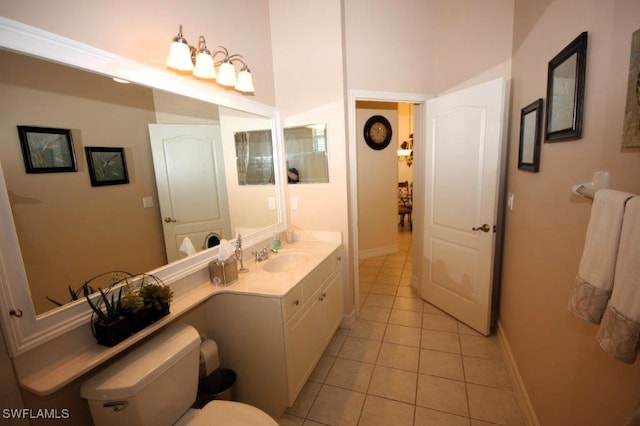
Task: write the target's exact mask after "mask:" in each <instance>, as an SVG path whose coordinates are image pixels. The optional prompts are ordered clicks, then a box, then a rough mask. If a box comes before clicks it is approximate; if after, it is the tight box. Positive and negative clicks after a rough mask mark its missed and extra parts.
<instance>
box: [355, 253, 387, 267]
mask: <svg viewBox="0 0 640 426" xmlns="http://www.w3.org/2000/svg"><path fill="white" fill-rule="evenodd" d="M384 258H385V256H379V257H370V258H369V259H363V260H361V261H360V266H377V267H378V269H379V268H380V267H381V266H382V264H384Z"/></svg>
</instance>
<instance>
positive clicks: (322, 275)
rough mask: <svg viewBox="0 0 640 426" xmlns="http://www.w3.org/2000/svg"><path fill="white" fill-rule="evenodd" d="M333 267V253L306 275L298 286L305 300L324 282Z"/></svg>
mask: <svg viewBox="0 0 640 426" xmlns="http://www.w3.org/2000/svg"><path fill="white" fill-rule="evenodd" d="M333 269H334V255H331V256H329V257H327V258H326V259H325V260H324V261H322V263H320V265H318V266H317V267H316V268H315V269H314V270H313V271H312V272H311V273H310V274H309V275H307V276H306V277H305V278H304V279H303V280H302V281H301V282H300V285H299V286H298V287H302V294H303V296H304V301H305V302H306V301H307V299H309V298H310V297H311V296H313V294H314V293H315V292H316V291H317V290H318V289H319V288H320V287H322V285H323V284H324V282H325V281H326V280H327V278H329V276H330V275H331V273H332V272H333Z"/></svg>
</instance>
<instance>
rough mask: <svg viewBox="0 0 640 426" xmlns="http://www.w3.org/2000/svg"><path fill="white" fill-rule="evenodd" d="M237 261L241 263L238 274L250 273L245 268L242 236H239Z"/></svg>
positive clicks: (236, 253)
mask: <svg viewBox="0 0 640 426" xmlns="http://www.w3.org/2000/svg"><path fill="white" fill-rule="evenodd" d="M235 255H236V260H239V261H240V269H238V272H248V271H249V270H248V269H247V268H245V267H244V263H243V261H242V235H240V234H238V238H237V239H236V251H235Z"/></svg>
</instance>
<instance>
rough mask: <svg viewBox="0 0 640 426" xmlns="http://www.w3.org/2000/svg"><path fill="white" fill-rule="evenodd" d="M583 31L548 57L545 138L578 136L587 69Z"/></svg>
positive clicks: (580, 133) (560, 138)
mask: <svg viewBox="0 0 640 426" xmlns="http://www.w3.org/2000/svg"><path fill="white" fill-rule="evenodd" d="M587 40H588V33H587V32H586V31H585V32H583V33H582V34H580V35H579V36H578V37H577V38H576V39H575V40H573V41H572V42H571V43H569V44H568V45H567V47H565V48H564V49H562V51H561V52H560V53H558V54H557V55H556V56H555V57H554V58H553V59H552V60H551V61H549V68H548V72H547V128H546V131H545V139H546V141H547V142H561V141H570V140H575V139H580V138H581V137H582V115H583V113H584V87H585V76H586V70H587Z"/></svg>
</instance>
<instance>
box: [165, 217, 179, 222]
mask: <svg viewBox="0 0 640 426" xmlns="http://www.w3.org/2000/svg"><path fill="white" fill-rule="evenodd" d="M164 221H165V222H167V223H173V222H177V220H175V219H172V218H170V217H165V218H164Z"/></svg>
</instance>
